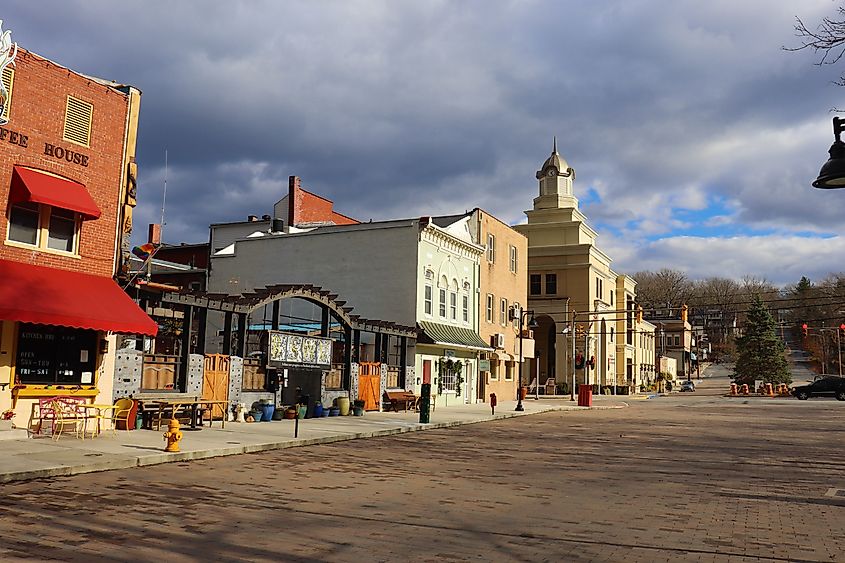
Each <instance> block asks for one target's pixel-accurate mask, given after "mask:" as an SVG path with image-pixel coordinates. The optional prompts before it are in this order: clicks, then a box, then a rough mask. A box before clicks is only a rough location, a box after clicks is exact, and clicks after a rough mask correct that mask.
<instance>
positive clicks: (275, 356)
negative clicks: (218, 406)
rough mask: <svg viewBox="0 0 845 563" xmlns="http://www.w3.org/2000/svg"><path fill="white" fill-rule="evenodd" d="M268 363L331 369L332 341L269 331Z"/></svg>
mask: <svg viewBox="0 0 845 563" xmlns="http://www.w3.org/2000/svg"><path fill="white" fill-rule="evenodd" d="M269 348H270V349H269V350H268V353H267V359H268V363H269V364H270V365H271V366H273V365H275V366H278V365H287V366H290V365H293V366H313V367H326V368H328V367H331V363H332V339H331V338H322V337H318V336H304V335H302V334H295V333H289V332H281V331H278V330H271V331H270V338H269Z"/></svg>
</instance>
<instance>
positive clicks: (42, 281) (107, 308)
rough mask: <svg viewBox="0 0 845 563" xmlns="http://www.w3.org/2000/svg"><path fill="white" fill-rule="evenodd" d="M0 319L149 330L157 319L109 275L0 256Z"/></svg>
mask: <svg viewBox="0 0 845 563" xmlns="http://www.w3.org/2000/svg"><path fill="white" fill-rule="evenodd" d="M0 319H2V320H7V321H20V322H26V323H36V324H44V325H59V326H69V327H73V328H88V329H93V330H102V331H110V332H119V333H123V334H146V335H149V336H155V334H156V332H158V325H157V324H156V323H155V321H153V320H152V319H151V318H150V317H148V316H147V314H146V313H144V312H143V311H142V310H141V309H140V308H139V307H138V305H136V304H135V302H134V301H132V298H130V297H129V296H128V295H127V294H126V292H124V291H123V290H122V289H120V286H119V285H117V283H115V281H114V280H113V279H111V278H106V277H102V276H92V275H90V274H83V273H80V272H70V271H67V270H57V269H56V268H47V267H44V266H33V265H31V264H24V263H22V262H12V261H10V260H0Z"/></svg>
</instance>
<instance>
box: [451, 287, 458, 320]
mask: <svg viewBox="0 0 845 563" xmlns="http://www.w3.org/2000/svg"><path fill="white" fill-rule="evenodd" d="M449 316H450V317H451V319H452V320H453V321H456V320H458V294H457V293H455V292H454V291H452V292H450V293H449Z"/></svg>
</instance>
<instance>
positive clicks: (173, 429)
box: [164, 418, 182, 452]
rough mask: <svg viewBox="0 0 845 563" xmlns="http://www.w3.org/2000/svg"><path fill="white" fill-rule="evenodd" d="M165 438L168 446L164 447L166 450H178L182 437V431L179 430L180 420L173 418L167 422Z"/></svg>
mask: <svg viewBox="0 0 845 563" xmlns="http://www.w3.org/2000/svg"><path fill="white" fill-rule="evenodd" d="M164 439H165V440H167V447H166V448H164V451H166V452H178V451H179V440H181V439H182V432H180V431H179V421H178V420H176V419H175V418H171V419H170V422H168V423H167V432H165V433H164Z"/></svg>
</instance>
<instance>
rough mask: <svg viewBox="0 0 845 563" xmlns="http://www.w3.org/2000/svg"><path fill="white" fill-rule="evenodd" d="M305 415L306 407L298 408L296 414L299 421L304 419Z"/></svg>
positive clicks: (306, 412)
mask: <svg viewBox="0 0 845 563" xmlns="http://www.w3.org/2000/svg"><path fill="white" fill-rule="evenodd" d="M306 414H308V407H307V406H305V405H303V406H301V407H299V413H298V414H297V416H298V417H299V419H300V420H302V419H303V418H305V415H306Z"/></svg>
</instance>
